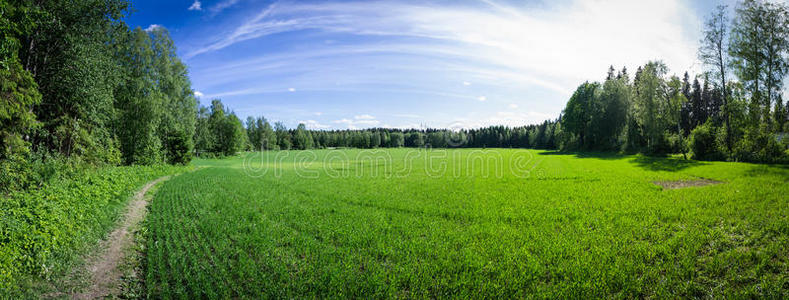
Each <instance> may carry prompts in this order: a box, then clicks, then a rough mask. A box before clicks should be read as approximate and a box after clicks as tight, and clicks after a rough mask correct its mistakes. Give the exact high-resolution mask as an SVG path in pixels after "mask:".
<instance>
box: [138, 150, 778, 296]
mask: <svg viewBox="0 0 789 300" xmlns="http://www.w3.org/2000/svg"><path fill="white" fill-rule="evenodd" d="M195 164H196V165H198V166H206V167H207V168H202V169H200V170H198V171H195V172H191V173H187V174H183V175H180V176H178V177H175V178H173V179H171V180H168V181H167V182H165V183H163V184H162V186H161V188H160V189H159V190H158V192H157V193H156V195H155V196H154V200H153V201H152V203H151V204H150V214H149V216H148V221H147V223H146V224H148V235H147V247H146V249H147V253H146V260H147V261H146V263H145V265H146V274H145V276H146V278H145V282H146V287H145V288H146V293H147V294H148V296H149V297H153V298H178V297H187V298H239V297H240V298H247V297H249V298H313V297H317V298H327V297H328V298H335V297H336V298H357V297H363V298H401V297H406V298H447V297H452V298H454V297H460V298H480V297H482V298H500V297H504V298H512V297H516V298H522V297H529V296H536V297H549V298H564V297H569V298H587V297H615V298H619V297H626V298H630V297H634V298H650V297H654V298H674V297H682V298H685V297H706V296H709V297H724V296H731V297H734V296H738V297H746V296H761V297H775V298H780V297H785V296H787V295H786V294H787V291H789V257H788V256H789V254H787V251H786V249H789V198H787V197H786V195H787V194H789V185H787V179H789V168H787V167H786V166H767V165H757V164H745V163H725V162H695V161H683V160H681V159H673V158H648V157H642V156H623V155H608V154H562V153H556V152H546V151H534V150H515V149H487V150H481V149H457V150H440V149H438V150H427V151H426V150H417V149H389V150H319V151H279V152H266V153H262V154H261V153H256V154H250V155H247V156H246V157H237V158H232V159H226V160H198V161H196V162H195ZM698 178H708V179H710V180H715V181H721V182H725V183H726V184H717V185H708V186H700V187H692V188H683V189H674V190H663V189H662V188H661V187H659V186H656V185H654V184H653V182H665V181H688V180H697V179H698Z"/></svg>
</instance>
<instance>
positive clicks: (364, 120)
mask: <svg viewBox="0 0 789 300" xmlns="http://www.w3.org/2000/svg"><path fill="white" fill-rule="evenodd" d="M332 123H335V124H343V125H346V126H348V129H357V128H369V127H375V126H377V125H378V124H380V123H381V121H378V120H376V119H375V117H373V116H371V115H358V116H354V117H353V119H346V118H343V119H339V120H335V121H332Z"/></svg>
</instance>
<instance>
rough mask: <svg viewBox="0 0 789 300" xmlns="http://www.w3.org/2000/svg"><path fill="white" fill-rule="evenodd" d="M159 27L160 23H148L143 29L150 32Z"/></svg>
mask: <svg viewBox="0 0 789 300" xmlns="http://www.w3.org/2000/svg"><path fill="white" fill-rule="evenodd" d="M159 28H162V25H159V24H151V25H148V28H145V31H147V32H151V31H154V30H156V29H159Z"/></svg>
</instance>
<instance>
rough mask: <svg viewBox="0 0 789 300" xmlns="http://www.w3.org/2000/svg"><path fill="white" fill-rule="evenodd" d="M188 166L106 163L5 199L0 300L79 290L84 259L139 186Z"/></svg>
mask: <svg viewBox="0 0 789 300" xmlns="http://www.w3.org/2000/svg"><path fill="white" fill-rule="evenodd" d="M184 169H186V168H185V167H173V166H151V167H146V166H131V167H104V168H97V169H85V170H79V171H74V173H72V174H69V176H66V177H63V178H58V179H55V180H53V181H52V182H49V183H47V184H46V185H44V186H42V187H40V188H36V189H31V190H28V191H24V192H14V193H11V194H10V195H8V196H4V197H2V198H0V299H5V298H6V297H7V298H12V299H14V298H15V299H19V298H39V297H43V296H45V295H59V292H62V291H68V290H71V289H78V288H79V286H80V285H83V284H84V283H83V282H81V281H82V280H83V279H82V278H79V279H73V280H72V279H71V277H74V278H77V277H80V273H81V270H80V269H81V267H82V264H83V263H84V262H83V258H84V257H85V255H86V253H90V252H91V250H93V249H94V248H95V247H96V246H97V245H98V241H99V240H101V239H102V238H104V237H105V236H106V235H107V233H108V232H110V231H111V230H112V229H113V227H114V226H115V224H116V222H117V220H118V217H119V216H121V215H122V213H123V210H124V209H125V207H126V203H127V202H128V199H129V197H130V196H131V195H132V193H133V192H134V190H135V189H137V188H139V187H140V186H142V185H143V184H145V183H146V182H148V181H150V180H152V179H155V178H157V177H160V176H163V175H167V174H173V173H176V172H178V171H181V170H184Z"/></svg>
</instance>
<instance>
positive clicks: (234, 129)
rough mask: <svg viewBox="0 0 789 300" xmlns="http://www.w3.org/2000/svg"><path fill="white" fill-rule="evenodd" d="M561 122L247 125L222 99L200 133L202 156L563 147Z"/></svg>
mask: <svg viewBox="0 0 789 300" xmlns="http://www.w3.org/2000/svg"><path fill="white" fill-rule="evenodd" d="M557 128H559V125H558V124H557V123H556V121H545V122H543V123H542V124H538V125H528V126H522V127H514V128H511V127H506V126H491V127H486V128H479V129H464V130H459V131H453V130H447V129H394V128H370V129H361V130H308V129H307V128H306V126H305V125H304V124H299V125H298V126H297V127H296V128H295V129H288V128H287V127H285V125H284V124H283V123H281V122H276V123H274V124H273V125H272V124H271V123H269V121H268V120H266V118H264V117H257V118H253V117H248V118H247V119H246V122H245V126H242V125H241V121H240V120H239V119H238V117H236V115H235V114H234V113H232V112H230V111H227V110H226V109H225V108H224V107H223V105H222V102H221V101H220V100H218V99H215V100H212V104H211V107H210V108H207V107H201V108H200V109H199V112H198V117H197V130H196V131H195V143H196V147H195V151H196V153H198V155H205V154H208V155H210V156H216V155H232V154H234V153H236V152H238V151H265V150H305V149H319V148H340V147H349V148H363V149H369V148H379V147H384V148H398V147H433V148H445V147H474V148H484V147H503V148H516V147H517V148H541V149H555V148H556V147H557V140H556V136H557V131H556V130H557Z"/></svg>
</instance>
